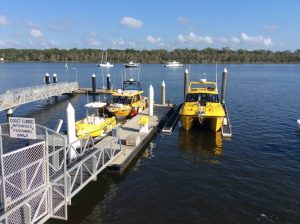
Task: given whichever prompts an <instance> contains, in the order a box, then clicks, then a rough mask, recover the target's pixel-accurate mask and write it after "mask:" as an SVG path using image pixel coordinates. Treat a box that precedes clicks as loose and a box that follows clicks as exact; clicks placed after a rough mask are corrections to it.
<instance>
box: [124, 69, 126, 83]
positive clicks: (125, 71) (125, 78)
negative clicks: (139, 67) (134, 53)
mask: <svg viewBox="0 0 300 224" xmlns="http://www.w3.org/2000/svg"><path fill="white" fill-rule="evenodd" d="M124 81H126V69H125V80H124Z"/></svg>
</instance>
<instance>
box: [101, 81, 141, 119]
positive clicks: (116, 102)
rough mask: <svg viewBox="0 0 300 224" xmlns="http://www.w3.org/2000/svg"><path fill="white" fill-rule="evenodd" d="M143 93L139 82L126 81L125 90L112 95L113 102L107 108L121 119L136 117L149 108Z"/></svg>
mask: <svg viewBox="0 0 300 224" xmlns="http://www.w3.org/2000/svg"><path fill="white" fill-rule="evenodd" d="M143 93H144V91H143V90H142V89H141V85H140V83H139V82H138V81H134V80H132V79H130V80H128V81H124V83H123V90H119V91H117V92H115V93H113V94H112V97H113V99H112V101H113V102H112V103H111V104H110V105H109V106H108V107H107V110H108V112H109V113H110V114H112V115H113V116H116V117H117V118H119V119H120V118H126V117H133V116H135V115H136V114H138V113H140V112H142V111H143V110H144V109H145V108H146V107H147V103H146V99H145V97H144V96H143V95H142V94H143Z"/></svg>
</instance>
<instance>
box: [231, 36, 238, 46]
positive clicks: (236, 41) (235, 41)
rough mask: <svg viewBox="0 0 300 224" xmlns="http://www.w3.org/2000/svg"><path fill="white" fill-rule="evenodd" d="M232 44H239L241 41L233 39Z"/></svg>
mask: <svg viewBox="0 0 300 224" xmlns="http://www.w3.org/2000/svg"><path fill="white" fill-rule="evenodd" d="M230 41H231V43H233V44H239V43H240V42H241V41H240V39H239V38H238V37H231V38H230Z"/></svg>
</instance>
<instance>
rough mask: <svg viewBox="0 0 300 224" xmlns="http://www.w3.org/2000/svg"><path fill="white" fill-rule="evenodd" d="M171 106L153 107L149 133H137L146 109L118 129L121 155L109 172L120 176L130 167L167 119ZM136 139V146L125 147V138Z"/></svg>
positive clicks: (111, 164) (112, 164) (112, 163)
mask: <svg viewBox="0 0 300 224" xmlns="http://www.w3.org/2000/svg"><path fill="white" fill-rule="evenodd" d="M171 108H172V106H167V105H164V106H163V105H158V104H156V105H154V112H153V116H150V117H149V124H148V125H149V131H148V133H139V130H140V124H139V123H140V119H141V117H142V116H147V114H148V109H146V110H144V111H143V112H142V113H141V114H138V115H136V116H135V117H133V118H132V119H130V120H128V121H127V122H126V123H125V124H123V125H122V126H120V127H119V139H120V141H121V151H122V153H121V154H120V155H119V156H118V157H117V158H116V159H115V160H113V161H112V162H111V163H110V165H109V167H108V170H109V171H114V172H116V173H118V174H121V173H122V172H123V171H124V170H126V168H127V167H128V166H129V165H130V163H131V161H132V160H133V159H134V158H136V156H137V155H138V154H139V152H140V151H141V150H142V149H143V148H144V147H145V146H146V145H147V143H149V141H150V140H151V139H152V137H153V135H154V134H155V133H156V131H157V129H158V127H159V126H160V124H162V123H164V122H165V120H166V119H167V117H166V115H167V114H168V112H169V111H170V109H171ZM130 135H131V136H132V138H138V140H137V144H136V145H126V138H128V137H129V136H130Z"/></svg>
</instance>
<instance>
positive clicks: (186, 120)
mask: <svg viewBox="0 0 300 224" xmlns="http://www.w3.org/2000/svg"><path fill="white" fill-rule="evenodd" d="M222 121H223V117H200V118H199V117H198V116H189V115H181V124H182V127H183V129H185V130H187V131H188V130H190V129H191V128H192V127H193V125H194V124H195V123H199V124H200V125H201V126H202V125H203V124H206V123H208V125H209V128H210V130H212V131H214V132H217V131H219V130H220V129H221V126H222Z"/></svg>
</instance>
